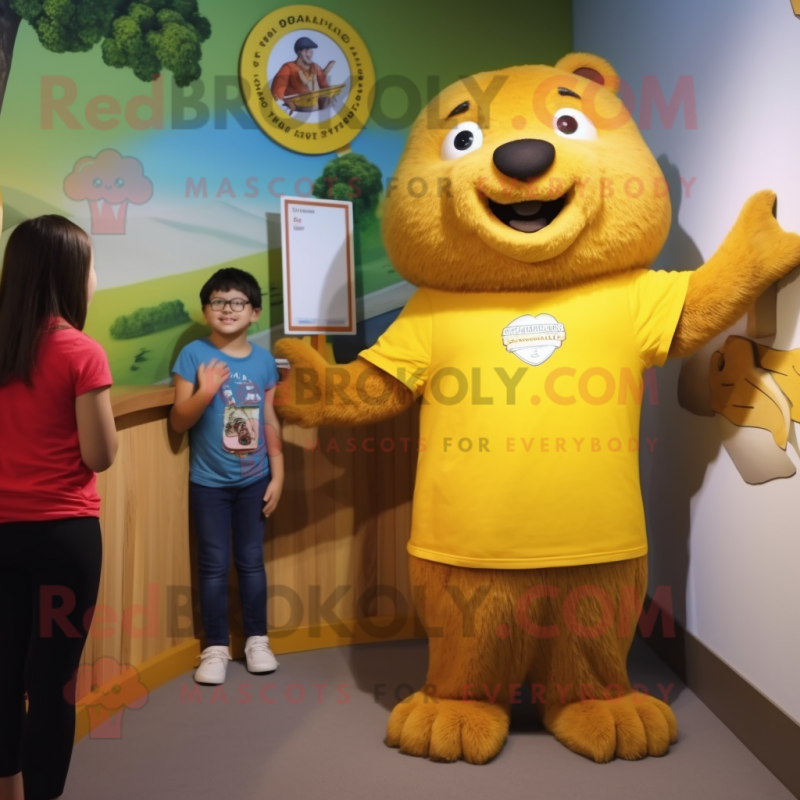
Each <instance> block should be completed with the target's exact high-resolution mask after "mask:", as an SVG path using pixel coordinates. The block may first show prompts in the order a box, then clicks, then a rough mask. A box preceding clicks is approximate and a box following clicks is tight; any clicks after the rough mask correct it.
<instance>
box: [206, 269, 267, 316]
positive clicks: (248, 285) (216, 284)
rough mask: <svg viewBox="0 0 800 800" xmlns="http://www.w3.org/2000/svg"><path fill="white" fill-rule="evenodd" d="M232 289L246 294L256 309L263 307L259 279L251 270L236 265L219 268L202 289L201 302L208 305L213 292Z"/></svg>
mask: <svg viewBox="0 0 800 800" xmlns="http://www.w3.org/2000/svg"><path fill="white" fill-rule="evenodd" d="M231 289H235V290H236V291H238V292H241V293H242V294H246V295H247V299H248V300H249V301H250V305H251V306H253V309H254V310H256V309H259V308H261V287H260V286H259V285H258V281H257V280H256V279H255V278H254V277H253V276H252V275H251V274H250V273H249V272H245V271H244V270H243V269H236V267H225V268H224V269H218V270H217V271H216V272H215V273H214V274H213V275H212V276H211V277H210V278H209V279H208V280H207V281H206V282H205V285H204V286H203V288H202V289H201V290H200V302H201V303H202V304H203V305H204V306H206V305H208V303H210V302H211V294H212V292H229V291H231Z"/></svg>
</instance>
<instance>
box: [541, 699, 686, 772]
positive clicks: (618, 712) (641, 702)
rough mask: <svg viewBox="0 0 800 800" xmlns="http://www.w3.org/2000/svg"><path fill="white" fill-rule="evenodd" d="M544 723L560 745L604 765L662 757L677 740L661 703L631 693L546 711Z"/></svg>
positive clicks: (672, 722) (671, 718)
mask: <svg viewBox="0 0 800 800" xmlns="http://www.w3.org/2000/svg"><path fill="white" fill-rule="evenodd" d="M544 724H545V727H546V728H547V730H549V731H550V733H552V734H553V736H555V737H556V739H558V741H559V742H561V744H563V745H566V746H567V747H568V748H569V749H570V750H572V751H574V752H576V753H579V754H580V755H582V756H586V757H587V758H591V759H592V760H593V761H597V762H598V763H600V764H603V763H605V762H607V761H611V759H612V758H614V756H617V757H619V758H624V759H627V760H629V761H636V760H638V759H640V758H644V757H645V756H663V755H666V753H667V752H668V750H669V746H670V744H674V743H675V742H677V741H678V723H677V721H676V720H675V715H674V714H673V713H672V709H671V708H670V707H669V706H668V705H667V704H666V703H664V702H662V701H661V700H657V699H656V698H655V697H650V696H649V695H645V694H640V693H638V692H634V693H633V694H629V695H626V696H625V697H620V698H617V699H615V700H584V701H582V702H578V703H570V704H569V705H566V706H561V705H555V706H551V707H549V708H548V709H547V711H545V716H544Z"/></svg>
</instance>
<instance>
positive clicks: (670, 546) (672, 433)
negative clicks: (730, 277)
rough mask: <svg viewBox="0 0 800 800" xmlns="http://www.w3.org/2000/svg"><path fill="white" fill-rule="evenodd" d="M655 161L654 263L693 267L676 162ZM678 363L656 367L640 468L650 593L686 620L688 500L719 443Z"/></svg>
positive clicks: (695, 260)
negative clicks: (657, 232) (647, 450)
mask: <svg viewBox="0 0 800 800" xmlns="http://www.w3.org/2000/svg"><path fill="white" fill-rule="evenodd" d="M658 163H659V165H660V167H661V170H662V172H663V173H664V176H665V177H666V179H667V182H668V184H669V187H670V200H671V202H672V228H671V229H670V233H669V238H668V239H667V242H666V245H665V246H664V249H663V250H662V252H661V254H660V255H659V257H658V259H656V262H655V264H654V267H655V268H657V269H667V270H677V271H685V270H694V269H696V268H697V267H699V266H701V265H702V264H703V256H702V254H701V253H700V250H699V249H698V247H697V245H696V244H695V243H694V241H693V240H692V239H691V237H690V236H689V235H688V234H687V233H686V231H685V230H683V229H682V228H681V227H680V225H679V223H678V216H679V211H680V206H681V202H682V185H681V181H680V174H679V170H678V167H677V166H676V165H675V164H672V163H671V162H670V161H669V160H668V158H667V157H666V156H664V155H662V156H661V157H659V159H658ZM680 367H681V361H680V360H678V359H673V360H670V361H668V362H667V363H666V365H665V366H664V367H663V368H661V369H660V370H658V371H657V373H658V375H657V379H658V405H655V404H654V403H652V399H651V403H645V404H644V407H643V409H642V429H641V430H642V437H645V436H647V437H649V438H650V439H651V440H652V439H653V438H654V437H657V441H656V443H655V445H654V447H653V453H652V454H645V455H643V456H642V458H641V473H642V492H643V495H644V502H645V513H646V515H647V527H648V540H649V553H650V558H649V563H650V581H649V589H648V592H649V594H650V596H651V597H653V596H654V594H655V592H656V591H657V589H658V587H659V586H664V587H669V589H670V590H671V594H672V608H673V614H674V616H675V618H676V620H678V621H679V622H681V623H682V624H685V622H686V593H687V584H688V573H689V536H690V531H691V502H692V498H693V497H694V496H695V495H696V494H697V492H698V491H699V489H700V487H701V486H702V484H703V480H704V478H705V473H706V468H707V467H708V465H709V464H710V463H711V462H712V461H714V460H715V459H716V458H717V456H718V454H719V451H720V449H721V446H720V441H719V436H718V435H717V429H716V426H713V425H709V424H708V419H706V418H700V417H696V416H694V415H692V414H690V413H689V412H687V411H684V410H683V409H682V408H680V407H679V406H678V402H677V396H678V374H679V372H680ZM659 625H660V622H659Z"/></svg>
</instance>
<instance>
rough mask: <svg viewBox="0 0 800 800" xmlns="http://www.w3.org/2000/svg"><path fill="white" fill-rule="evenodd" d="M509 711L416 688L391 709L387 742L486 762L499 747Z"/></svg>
mask: <svg viewBox="0 0 800 800" xmlns="http://www.w3.org/2000/svg"><path fill="white" fill-rule="evenodd" d="M507 735H508V713H507V711H506V710H505V709H504V708H503V707H502V706H499V705H495V704H492V703H482V702H479V701H476V700H469V701H464V700H445V699H442V698H438V697H432V696H431V695H429V694H425V693H423V692H415V693H414V694H412V695H410V696H409V697H407V698H406V699H405V700H403V701H402V702H401V703H398V704H397V705H396V706H395V707H394V709H393V710H392V713H391V716H390V717H389V724H388V726H387V729H386V744H387V745H389V747H399V748H400V752H401V753H408V754H409V755H412V756H421V757H422V758H430V759H431V761H457V760H458V759H459V758H463V759H464V760H465V761H468V762H469V763H470V764H485V763H486V762H487V761H489V760H490V759H492V758H494V756H496V755H497V754H498V753H499V752H500V751H501V750H502V749H503V745H504V744H505V741H506V736H507Z"/></svg>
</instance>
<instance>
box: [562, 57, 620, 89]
mask: <svg viewBox="0 0 800 800" xmlns="http://www.w3.org/2000/svg"><path fill="white" fill-rule="evenodd" d="M556 69H563V70H564V72H572V73H574V74H575V75H580V76H581V78H588V79H589V80H591V81H594V82H595V83H599V84H600V85H601V86H603V87H604V88H605V89H608V90H609V91H611V92H614V94H619V75H617V72H616V70H615V69H614V67H612V66H611V64H609V63H608V61H606V60H605V59H604V58H600V56H594V55H592V54H591V53H568V54H567V55H565V56H564V57H563V58H562V59H561V60H560V61H559V62H558V63H557V64H556Z"/></svg>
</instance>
